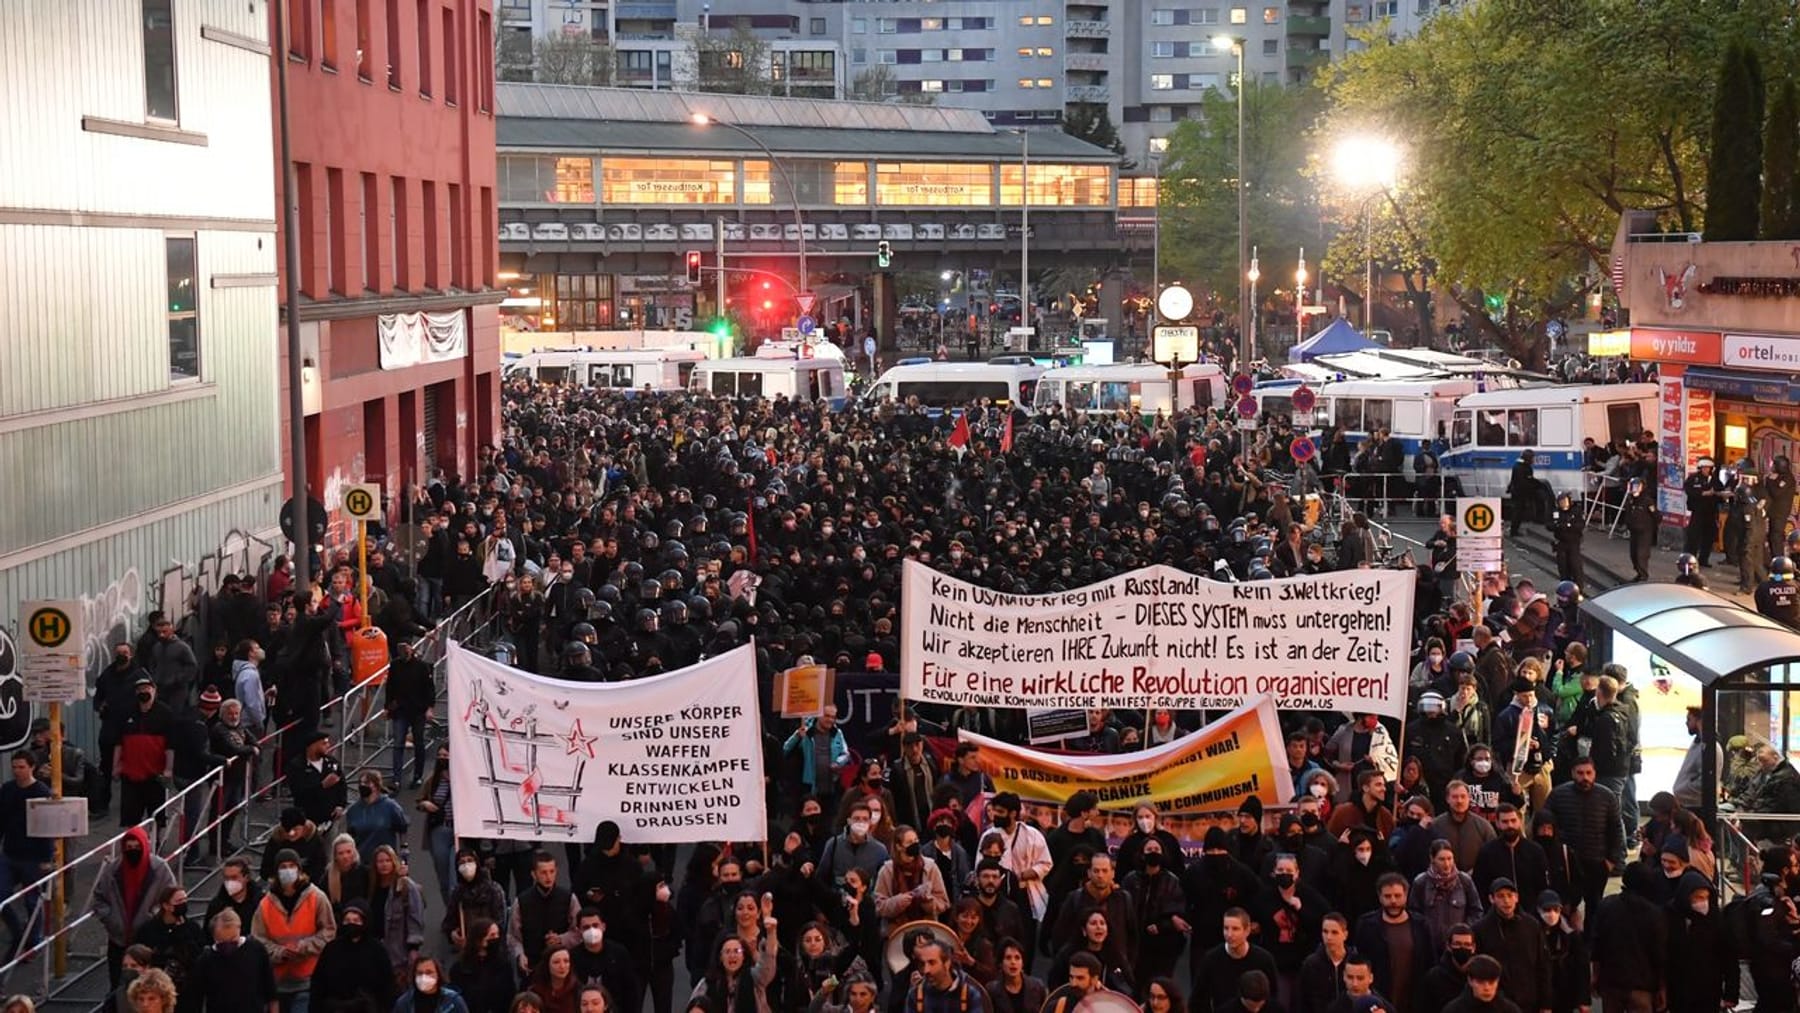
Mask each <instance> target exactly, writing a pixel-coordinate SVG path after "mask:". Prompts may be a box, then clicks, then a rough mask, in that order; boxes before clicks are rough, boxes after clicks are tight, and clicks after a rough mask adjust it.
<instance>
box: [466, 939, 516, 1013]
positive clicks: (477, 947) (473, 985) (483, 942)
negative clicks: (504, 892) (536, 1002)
mask: <svg viewBox="0 0 1800 1013" xmlns="http://www.w3.org/2000/svg"><path fill="white" fill-rule="evenodd" d="M467 924H468V933H467V935H468V938H467V939H466V940H465V941H464V942H463V944H462V945H461V946H460V947H459V948H458V951H457V955H456V963H454V964H452V965H451V967H450V983H451V984H452V985H454V986H455V987H456V990H457V991H458V992H459V993H461V994H462V997H463V1001H464V1002H466V1003H468V1004H469V1010H470V1013H500V1011H502V1010H505V1009H506V1008H507V1007H508V1005H509V1004H510V1003H511V1002H512V999H513V996H514V995H516V994H518V991H519V976H518V973H517V972H516V971H515V970H514V969H513V962H512V961H511V960H510V959H509V958H508V957H507V953H506V942H505V940H503V939H502V938H501V936H500V926H499V924H498V923H496V922H493V921H490V920H489V919H486V918H476V919H472V920H470V921H469V922H468V923H467ZM459 935H461V933H459Z"/></svg>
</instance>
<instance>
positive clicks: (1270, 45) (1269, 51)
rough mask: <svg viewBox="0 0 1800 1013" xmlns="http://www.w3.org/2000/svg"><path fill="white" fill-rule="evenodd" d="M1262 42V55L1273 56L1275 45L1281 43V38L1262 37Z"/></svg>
mask: <svg viewBox="0 0 1800 1013" xmlns="http://www.w3.org/2000/svg"><path fill="white" fill-rule="evenodd" d="M1262 43H1263V55H1264V56H1274V55H1275V53H1276V47H1277V46H1279V45H1281V40H1280V39H1264V40H1262Z"/></svg>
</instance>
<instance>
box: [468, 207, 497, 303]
mask: <svg viewBox="0 0 1800 1013" xmlns="http://www.w3.org/2000/svg"><path fill="white" fill-rule="evenodd" d="M476 223H477V224H476V227H475V243H476V245H477V246H480V247H481V277H480V278H477V279H476V280H475V281H476V284H474V285H471V286H469V287H470V288H475V289H483V288H487V287H489V286H491V285H493V284H494V233H493V226H494V188H493V187H491V186H484V187H482V188H481V217H480V218H479V219H476Z"/></svg>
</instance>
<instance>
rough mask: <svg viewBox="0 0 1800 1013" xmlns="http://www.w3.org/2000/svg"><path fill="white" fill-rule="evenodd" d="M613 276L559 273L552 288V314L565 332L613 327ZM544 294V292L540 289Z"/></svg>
mask: <svg viewBox="0 0 1800 1013" xmlns="http://www.w3.org/2000/svg"><path fill="white" fill-rule="evenodd" d="M612 281H613V280H612V275H610V274H559V275H556V282H555V284H554V285H553V286H552V287H551V293H552V296H551V301H550V307H549V308H550V312H551V313H552V314H554V316H553V319H554V320H555V322H556V326H557V327H558V328H559V329H561V330H565V331H591V330H597V329H600V328H603V327H611V326H612V322H613V285H612ZM540 291H542V289H541V288H540Z"/></svg>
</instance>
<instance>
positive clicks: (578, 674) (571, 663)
mask: <svg viewBox="0 0 1800 1013" xmlns="http://www.w3.org/2000/svg"><path fill="white" fill-rule="evenodd" d="M593 659H594V656H593V651H592V649H591V648H589V647H588V645H587V644H586V643H584V642H583V641H580V640H571V641H569V642H568V643H566V644H564V645H563V670H562V675H561V676H559V678H561V679H564V680H566V681H568V682H604V681H606V677H605V676H604V675H603V674H601V672H600V670H599V669H598V668H595V667H594V660H593Z"/></svg>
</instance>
